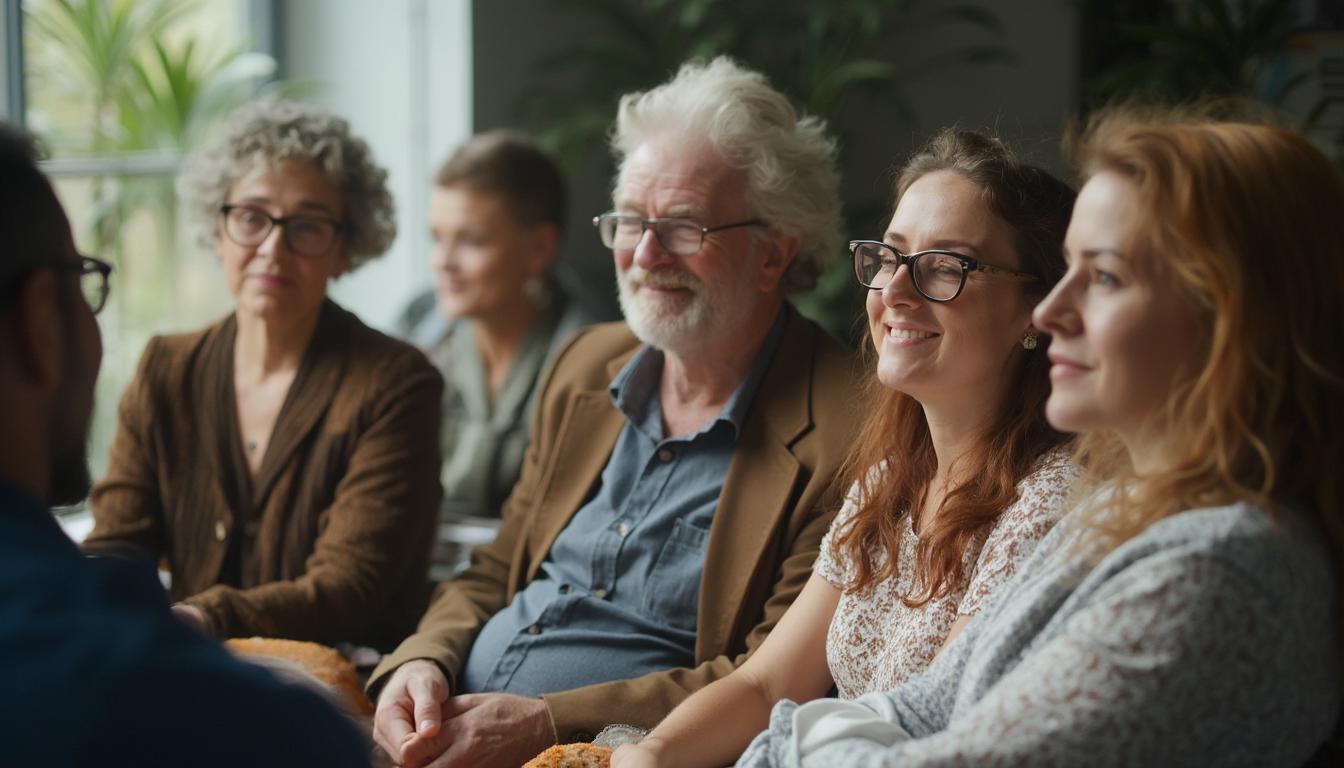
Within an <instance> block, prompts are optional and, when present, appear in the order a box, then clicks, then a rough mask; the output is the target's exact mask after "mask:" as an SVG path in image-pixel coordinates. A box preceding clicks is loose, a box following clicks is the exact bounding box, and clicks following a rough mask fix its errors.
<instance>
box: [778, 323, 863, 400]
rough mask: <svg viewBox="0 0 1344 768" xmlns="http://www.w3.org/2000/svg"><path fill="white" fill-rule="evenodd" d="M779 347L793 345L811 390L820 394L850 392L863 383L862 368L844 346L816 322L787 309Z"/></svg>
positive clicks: (856, 355)
mask: <svg viewBox="0 0 1344 768" xmlns="http://www.w3.org/2000/svg"><path fill="white" fill-rule="evenodd" d="M788 312H789V313H790V316H789V317H788V318H787V319H786V321H785V322H786V325H785V328H784V335H783V338H781V339H780V345H781V346H784V345H795V346H796V347H798V348H799V349H800V351H801V352H802V353H803V354H804V358H805V359H806V360H807V361H808V362H809V364H810V365H811V369H812V377H811V378H812V380H813V385H814V387H816V388H818V389H820V390H821V391H835V392H844V393H850V392H852V391H854V390H856V389H857V384H858V383H859V382H861V381H862V380H863V378H862V377H863V367H862V362H861V360H860V359H859V355H858V354H857V353H856V352H855V350H853V349H851V348H850V347H847V346H845V345H844V344H843V343H841V342H840V340H839V339H837V338H835V337H834V336H832V335H831V334H830V332H828V331H827V330H826V329H825V328H822V327H821V326H820V325H818V324H817V323H816V321H814V320H812V319H811V318H809V317H807V316H806V315H804V314H802V313H801V312H798V310H796V309H793V308H789V310H788Z"/></svg>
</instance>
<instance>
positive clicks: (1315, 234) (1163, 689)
mask: <svg viewBox="0 0 1344 768" xmlns="http://www.w3.org/2000/svg"><path fill="white" fill-rule="evenodd" d="M1080 159H1081V163H1080V165H1081V167H1082V169H1083V170H1084V172H1085V173H1086V174H1087V175H1088V177H1089V178H1088V181H1087V183H1086V184H1085V185H1084V186H1083V190H1082V192H1081V193H1079V196H1078V205H1077V208H1076V210H1075V211H1074V215H1073V221H1072V222H1071V223H1070V225H1069V232H1068V238H1067V246H1068V248H1067V255H1068V260H1069V269H1068V272H1067V274H1066V275H1065V276H1064V278H1063V279H1062V280H1061V281H1060V282H1059V284H1058V285H1057V286H1056V287H1055V289H1054V291H1053V292H1052V293H1051V294H1050V296H1049V297H1047V298H1046V299H1045V300H1044V301H1042V302H1041V304H1040V306H1038V307H1037V309H1036V313H1035V320H1036V322H1037V323H1038V324H1039V325H1040V327H1041V328H1042V329H1043V330H1046V331H1048V332H1049V333H1050V336H1051V340H1050V349H1049V352H1050V354H1049V359H1050V360H1051V362H1052V367H1051V370H1050V378H1051V382H1052V384H1053V391H1052V392H1051V393H1050V399H1049V402H1048V405H1047V407H1046V412H1047V415H1048V417H1049V419H1050V423H1051V424H1053V425H1055V426H1057V427H1059V428H1060V429H1066V430H1069V431H1071V432H1077V433H1079V434H1080V441H1079V448H1080V455H1081V465H1082V467H1083V474H1082V476H1081V478H1080V487H1081V488H1082V489H1083V491H1084V492H1085V493H1086V495H1085V496H1083V497H1082V498H1083V501H1082V502H1081V503H1080V505H1079V506H1078V507H1077V509H1076V510H1075V511H1072V512H1070V513H1069V516H1068V519H1067V520H1066V521H1065V522H1062V523H1061V524H1060V525H1058V526H1057V527H1056V528H1055V530H1054V531H1053V532H1052V533H1051V534H1050V535H1049V537H1048V538H1047V539H1046V540H1045V541H1043V542H1041V544H1040V547H1039V548H1038V549H1037V551H1036V553H1035V554H1034V555H1033V556H1032V558H1031V559H1030V560H1029V561H1028V562H1027V563H1024V564H1023V565H1022V568H1021V570H1020V571H1019V573H1018V575H1017V576H1016V577H1015V578H1014V579H1013V580H1012V582H1011V583H1010V584H1007V585H1005V586H1004V588H1003V590H1002V591H1001V592H1000V595H999V597H998V598H997V599H996V600H995V602H994V604H993V606H991V607H989V608H987V609H986V610H985V611H984V612H983V613H982V614H981V615H980V616H979V617H978V618H977V619H976V620H975V621H973V622H972V623H971V624H970V626H968V627H967V628H966V631H965V632H963V633H962V634H961V636H960V638H958V640H957V641H956V642H955V643H954V644H953V645H952V646H951V647H949V648H948V649H947V650H946V652H945V653H943V654H941V655H940V656H939V657H938V659H937V661H935V662H934V664H932V665H931V666H930V667H929V669H928V670H927V671H926V672H925V673H924V674H922V675H920V676H918V677H917V678H914V679H911V680H908V681H906V682H905V683H903V684H901V685H900V686H897V687H896V688H895V689H894V690H892V691H890V692H888V693H875V694H871V695H869V696H865V697H863V698H862V699H860V700H858V701H838V700H827V701H815V702H809V703H807V704H803V705H801V706H795V705H793V704H790V703H781V704H780V705H778V706H777V707H776V708H775V710H774V712H773V713H772V715H771V718H770V728H769V730H768V731H767V732H766V733H763V734H761V736H760V737H758V739H757V740H756V741H755V742H753V743H752V745H751V746H750V747H749V749H748V750H747V752H746V754H744V755H743V757H742V760H741V761H740V762H739V763H738V764H739V765H741V766H751V768H773V767H774V766H785V765H787V766H803V767H804V768H812V766H833V765H901V766H931V765H1089V766H1111V765H1114V766H1132V765H1201V766H1202V765H1217V766H1300V765H1303V764H1304V763H1305V762H1306V761H1307V760H1308V759H1309V758H1311V757H1312V754H1313V752H1315V751H1316V750H1317V749H1318V747H1319V745H1321V743H1322V742H1323V741H1325V740H1326V738H1327V736H1328V735H1329V733H1330V730H1331V727H1332V726H1333V725H1334V724H1335V722H1336V718H1337V717H1338V715H1339V712H1340V709H1341V686H1340V676H1339V672H1340V669H1341V661H1344V659H1342V658H1341V657H1342V655H1344V654H1342V653H1341V644H1340V628H1341V615H1342V614H1341V600H1344V589H1342V588H1341V587H1342V586H1344V581H1342V580H1341V574H1344V481H1342V480H1341V475H1340V471H1339V470H1340V467H1341V466H1344V347H1342V346H1341V345H1340V344H1339V331H1340V329H1341V328H1344V301H1341V299H1342V298H1344V218H1342V217H1341V216H1340V212H1341V211H1344V180H1341V179H1340V177H1339V174H1338V172H1337V171H1336V169H1334V168H1333V167H1331V164H1330V163H1329V161H1327V160H1326V158H1325V157H1323V156H1322V155H1321V153H1320V152H1319V151H1317V150H1316V149H1315V148H1314V147H1312V146H1311V144H1310V143H1309V142H1308V141H1307V140H1306V139H1304V138H1302V137H1301V136H1298V135H1296V134H1293V133H1291V132H1290V131H1287V130H1283V129H1281V128H1275V127H1270V126H1264V125H1253V124H1246V123H1232V122H1207V121H1204V120H1201V119H1189V118H1180V117H1179V116H1177V117H1175V118H1173V117H1172V116H1169V115H1168V116H1154V115H1146V114H1143V113H1138V114H1134V113H1130V112H1124V111H1122V112H1118V113H1116V114H1112V115H1108V116H1105V117H1102V118H1100V119H1098V120H1097V121H1096V122H1094V124H1093V125H1092V127H1091V128H1090V129H1089V130H1088V131H1087V132H1086V133H1085V134H1084V136H1083V140H1082V143H1081V152H1080ZM1317 757H1318V759H1319V762H1314V763H1313V764H1322V765H1338V764H1339V763H1338V761H1337V755H1336V756H1335V759H1332V758H1331V756H1330V755H1329V754H1326V753H1322V754H1319V755H1318V756H1317Z"/></svg>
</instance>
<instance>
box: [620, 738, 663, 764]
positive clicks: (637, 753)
mask: <svg viewBox="0 0 1344 768" xmlns="http://www.w3.org/2000/svg"><path fill="white" fill-rule="evenodd" d="M658 765H659V763H658V756H657V754H656V752H655V751H654V750H653V749H652V748H651V745H646V744H643V743H640V744H622V745H621V746H619V747H617V748H616V751H615V752H612V753H611V768H658Z"/></svg>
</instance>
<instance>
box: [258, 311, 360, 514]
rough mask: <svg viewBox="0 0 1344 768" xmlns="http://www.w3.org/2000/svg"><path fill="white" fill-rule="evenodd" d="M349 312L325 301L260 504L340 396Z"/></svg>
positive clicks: (264, 468)
mask: <svg viewBox="0 0 1344 768" xmlns="http://www.w3.org/2000/svg"><path fill="white" fill-rule="evenodd" d="M344 315H345V311H344V310H342V309H340V308H338V307H337V306H336V305H335V304H333V303H332V302H331V301H330V300H328V301H326V302H325V303H324V304H323V305H322V317H321V318H320V319H319V320H318V323H317V329H316V330H315V331H314V332H313V339H312V341H311V342H309V344H308V350H307V351H306V352H305V353H304V357H303V363H302V364H301V365H300V366H299V371H298V373H297V374H295V376H294V383H293V384H291V385H290V386H289V392H288V393H287V394H286V395H285V402H284V405H282V406H281V407H280V413H279V415H278V416H277V417H276V420H275V427H274V428H273V430H272V434H271V440H270V444H269V445H267V447H266V455H265V456H264V457H262V461H261V467H260V468H259V470H258V472H257V478H256V483H255V485H254V486H253V496H252V502H253V505H254V507H261V506H264V504H265V500H266V498H267V497H268V496H269V495H270V493H271V490H272V489H273V488H274V487H275V484H276V481H278V480H279V479H280V476H281V475H282V474H283V473H284V470H285V468H286V467H287V466H288V465H289V463H290V460H291V459H292V458H293V456H294V454H295V453H296V452H297V451H298V449H299V447H300V446H301V445H302V443H303V442H304V440H305V439H306V438H307V437H308V436H309V434H310V433H311V432H312V431H313V428H314V427H316V426H317V423H318V421H319V420H321V418H322V417H323V415H324V414H326V412H327V409H328V408H329V407H330V406H331V403H332V401H333V400H334V399H335V397H336V391H337V389H338V388H339V387H340V385H341V379H342V378H343V376H344V373H345V364H346V358H347V354H346V350H347V349H348V347H349V335H350V334H349V326H348V323H347V322H346V318H345V317H344Z"/></svg>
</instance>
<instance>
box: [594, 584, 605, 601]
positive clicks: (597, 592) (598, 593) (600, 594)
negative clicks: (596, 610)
mask: <svg viewBox="0 0 1344 768" xmlns="http://www.w3.org/2000/svg"><path fill="white" fill-rule="evenodd" d="M593 597H596V598H597V599H598V600H606V599H607V590H605V589H603V588H601V587H598V588H597V589H594V590H593Z"/></svg>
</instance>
